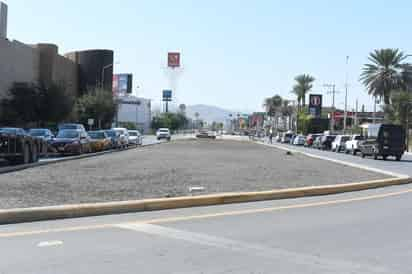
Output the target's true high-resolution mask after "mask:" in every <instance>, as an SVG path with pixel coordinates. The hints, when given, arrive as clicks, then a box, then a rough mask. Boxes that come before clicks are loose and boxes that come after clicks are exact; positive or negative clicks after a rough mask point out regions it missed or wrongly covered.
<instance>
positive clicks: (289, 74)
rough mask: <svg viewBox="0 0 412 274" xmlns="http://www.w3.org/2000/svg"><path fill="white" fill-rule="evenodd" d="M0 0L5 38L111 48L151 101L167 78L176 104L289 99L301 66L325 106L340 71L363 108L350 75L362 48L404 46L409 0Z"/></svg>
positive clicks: (246, 107) (362, 58)
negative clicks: (173, 56)
mask: <svg viewBox="0 0 412 274" xmlns="http://www.w3.org/2000/svg"><path fill="white" fill-rule="evenodd" d="M3 1H4V2H5V3H6V4H8V6H9V14H8V17H9V20H8V21H9V27H8V36H9V39H16V40H19V41H22V42H25V43H39V42H48V43H54V44H57V45H58V46H59V52H60V53H61V54H64V53H66V52H69V51H73V50H82V49H94V48H107V49H113V50H114V52H115V57H114V58H115V63H116V64H115V72H117V73H133V76H134V92H135V93H136V94H137V95H138V96H142V97H146V98H150V99H153V104H154V105H156V104H160V98H161V91H162V90H163V89H166V88H169V87H170V80H171V77H173V79H174V80H175V81H176V83H177V84H176V90H175V95H176V97H177V98H176V102H177V103H185V104H188V105H193V104H209V105H215V106H219V107H223V108H227V109H233V110H242V111H256V110H261V109H262V102H263V100H264V98H266V97H269V96H273V95H275V94H279V95H281V96H282V97H284V98H289V99H294V96H293V94H291V93H290V91H291V90H292V87H293V84H294V77H295V76H296V75H298V74H302V73H308V74H311V75H313V76H314V77H315V78H316V82H315V86H314V88H313V93H321V94H324V101H325V102H324V103H325V105H331V95H329V94H327V88H325V87H324V85H325V84H331V83H334V84H335V85H336V89H337V90H338V91H340V93H339V94H337V95H336V106H337V107H338V108H343V107H344V98H345V92H344V91H345V79H346V75H348V77H347V79H348V85H349V89H348V108H349V109H352V108H354V107H355V102H356V100H358V101H359V108H360V107H361V105H362V104H364V105H365V107H366V109H368V110H372V109H373V102H372V99H371V98H370V97H369V96H368V94H367V92H366V91H365V88H364V87H363V86H362V84H361V83H360V82H359V75H360V73H361V69H362V66H363V64H365V63H366V62H368V59H367V57H368V54H369V53H370V52H371V51H372V50H374V49H378V48H388V47H390V48H399V49H401V50H403V51H405V52H406V53H407V54H410V53H412V27H411V26H412V21H411V16H410V11H411V10H412V1H409V0H403V1H400V0H393V1H390V0H387V1H385V0H363V1H359V0H358V1H355V0H346V1H327V0H313V1H306V0H301V1H296V0H295V1H280V0H271V1H269V0H268V1H263V0H254V1H242V0H237V1H236V0H225V1H222V0H220V1H219V0H208V1H194V0H193V1H190V0H175V1H160V0H135V1H133V0H117V1H106V0H99V1H98V0H87V1H86V0H82V1H79V0H71V1H56V0H41V1H39V0H3ZM168 51H180V52H181V53H182V65H183V66H182V69H181V70H180V71H179V72H178V73H176V72H175V73H170V72H168V70H167V69H166V63H167V52H168ZM346 56H349V62H348V64H347V63H346ZM411 62H412V60H411Z"/></svg>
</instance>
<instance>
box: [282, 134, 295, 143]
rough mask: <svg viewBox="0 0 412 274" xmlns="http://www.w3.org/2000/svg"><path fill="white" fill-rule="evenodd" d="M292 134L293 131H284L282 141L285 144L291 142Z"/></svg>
mask: <svg viewBox="0 0 412 274" xmlns="http://www.w3.org/2000/svg"><path fill="white" fill-rule="evenodd" d="M292 136H293V133H283V134H282V138H281V140H280V142H281V143H283V144H287V143H290V140H291V139H292Z"/></svg>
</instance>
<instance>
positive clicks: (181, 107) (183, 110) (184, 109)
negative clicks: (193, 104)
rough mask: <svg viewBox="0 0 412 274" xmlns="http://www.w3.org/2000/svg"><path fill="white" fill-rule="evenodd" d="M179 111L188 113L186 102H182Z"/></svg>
mask: <svg viewBox="0 0 412 274" xmlns="http://www.w3.org/2000/svg"><path fill="white" fill-rule="evenodd" d="M179 111H180V112H181V113H183V114H185V113H186V105H185V104H180V105H179Z"/></svg>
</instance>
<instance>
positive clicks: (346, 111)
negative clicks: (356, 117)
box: [343, 56, 349, 133]
mask: <svg viewBox="0 0 412 274" xmlns="http://www.w3.org/2000/svg"><path fill="white" fill-rule="evenodd" d="M348 64H349V56H346V76H345V113H344V116H343V132H344V133H346V127H347V118H348Z"/></svg>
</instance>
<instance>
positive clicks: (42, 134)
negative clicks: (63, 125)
mask: <svg viewBox="0 0 412 274" xmlns="http://www.w3.org/2000/svg"><path fill="white" fill-rule="evenodd" d="M28 134H29V135H30V136H32V137H37V138H41V139H42V140H44V141H46V142H48V143H50V142H51V141H52V140H53V138H54V134H53V133H52V132H51V130H49V129H47V128H31V129H29V131H28Z"/></svg>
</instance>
